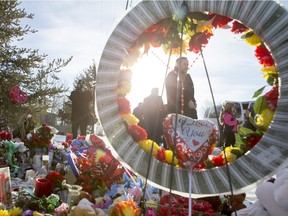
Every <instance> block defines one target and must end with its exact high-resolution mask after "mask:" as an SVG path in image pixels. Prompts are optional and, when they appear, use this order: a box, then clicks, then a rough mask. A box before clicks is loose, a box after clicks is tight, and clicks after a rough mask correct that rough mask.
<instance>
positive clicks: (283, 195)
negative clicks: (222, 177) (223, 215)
mask: <svg viewBox="0 0 288 216" xmlns="http://www.w3.org/2000/svg"><path fill="white" fill-rule="evenodd" d="M287 191H288V167H286V168H284V169H282V170H280V172H278V173H277V174H276V177H275V179H274V178H272V179H270V180H269V181H266V182H263V183H262V184H260V185H259V186H258V187H257V188H256V191H255V194H256V196H257V198H258V200H257V201H256V202H255V203H253V204H252V205H251V206H249V207H248V208H245V209H241V210H240V211H237V215H238V216H258V215H261V216H287V215H288V193H287ZM232 215H236V214H235V213H233V214H232Z"/></svg>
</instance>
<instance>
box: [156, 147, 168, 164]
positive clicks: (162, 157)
mask: <svg viewBox="0 0 288 216" xmlns="http://www.w3.org/2000/svg"><path fill="white" fill-rule="evenodd" d="M165 158H166V156H165V148H163V147H161V148H160V150H159V151H158V152H157V159H158V160H159V161H162V162H164V161H165Z"/></svg>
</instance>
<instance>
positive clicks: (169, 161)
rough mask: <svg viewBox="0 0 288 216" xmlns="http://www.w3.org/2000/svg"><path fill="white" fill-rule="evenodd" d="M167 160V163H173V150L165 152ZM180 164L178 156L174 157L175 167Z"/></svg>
mask: <svg viewBox="0 0 288 216" xmlns="http://www.w3.org/2000/svg"><path fill="white" fill-rule="evenodd" d="M165 156H166V157H165V160H166V162H167V163H169V164H172V161H173V152H172V151H171V150H166V151H165ZM177 164H178V159H177V158H176V155H174V165H177Z"/></svg>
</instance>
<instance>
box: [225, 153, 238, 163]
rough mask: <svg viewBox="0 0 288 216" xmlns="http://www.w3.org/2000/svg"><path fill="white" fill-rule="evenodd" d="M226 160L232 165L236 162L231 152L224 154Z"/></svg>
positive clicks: (235, 157)
mask: <svg viewBox="0 0 288 216" xmlns="http://www.w3.org/2000/svg"><path fill="white" fill-rule="evenodd" d="M226 159H227V161H228V162H230V163H232V162H234V161H236V159H237V156H236V155H235V154H233V153H231V152H226Z"/></svg>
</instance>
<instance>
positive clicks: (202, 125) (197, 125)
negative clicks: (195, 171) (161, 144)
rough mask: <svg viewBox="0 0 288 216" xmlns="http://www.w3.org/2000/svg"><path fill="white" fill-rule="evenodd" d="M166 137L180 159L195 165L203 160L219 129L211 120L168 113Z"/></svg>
mask: <svg viewBox="0 0 288 216" xmlns="http://www.w3.org/2000/svg"><path fill="white" fill-rule="evenodd" d="M163 129H164V137H165V140H166V143H167V145H168V146H169V148H171V149H174V147H175V153H176V156H177V158H178V159H179V160H182V161H183V162H190V163H191V164H192V165H193V166H195V165H197V164H199V163H201V162H203V161H204V160H205V159H206V158H207V157H208V154H209V151H210V148H211V145H212V144H214V143H215V141H216V139H215V136H216V135H217V130H216V127H215V125H214V123H213V122H211V121H209V120H205V119H203V120H197V119H192V118H189V117H187V116H183V115H180V114H178V115H177V118H176V114H174V113H173V114H170V115H168V116H167V117H166V118H165V120H164V122H163Z"/></svg>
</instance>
